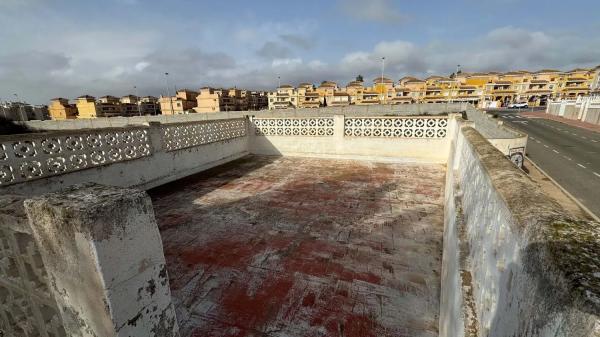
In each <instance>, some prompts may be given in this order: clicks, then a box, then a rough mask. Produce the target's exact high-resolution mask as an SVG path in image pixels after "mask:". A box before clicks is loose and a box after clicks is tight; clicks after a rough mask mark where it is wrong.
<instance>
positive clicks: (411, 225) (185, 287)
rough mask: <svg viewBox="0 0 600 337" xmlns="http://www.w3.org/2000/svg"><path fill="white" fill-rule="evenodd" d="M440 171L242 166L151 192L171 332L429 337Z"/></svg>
mask: <svg viewBox="0 0 600 337" xmlns="http://www.w3.org/2000/svg"><path fill="white" fill-rule="evenodd" d="M444 175H445V168H444V166H443V165H434V164H431V165H428V164H425V165H423V164H381V163H371V162H359V161H343V160H323V159H306V158H291V157H284V158H280V157H257V156H250V157H247V158H244V159H242V160H239V161H236V162H233V163H230V164H228V165H225V166H222V167H219V168H216V169H213V170H210V171H208V172H204V173H202V174H199V175H196V176H193V177H189V178H186V179H184V180H181V181H178V182H175V183H172V184H168V185H165V186H163V187H161V188H158V189H155V190H152V191H150V193H151V196H152V198H153V202H154V207H155V212H156V216H157V219H158V222H159V226H160V230H161V233H162V236H163V244H164V247H165V256H166V259H167V267H168V270H169V276H170V280H171V288H172V291H173V297H174V301H175V303H176V307H177V314H178V320H179V322H180V328H181V330H182V336H203V337H204V336H262V337H267V336H269V337H275V336H277V337H283V336H345V337H368V336H437V335H438V328H437V326H438V311H439V282H440V267H441V255H442V231H443V201H442V199H443V186H444V185H443V183H444Z"/></svg>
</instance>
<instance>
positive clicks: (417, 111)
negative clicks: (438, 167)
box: [23, 103, 468, 130]
mask: <svg viewBox="0 0 600 337" xmlns="http://www.w3.org/2000/svg"><path fill="white" fill-rule="evenodd" d="M467 106H468V105H467V104H466V103H437V104H433V103H431V104H400V105H365V106H360V105H352V106H345V107H324V108H314V109H310V108H301V109H276V110H259V111H222V112H214V113H190V114H184V115H156V116H134V117H111V118H90V119H74V120H47V121H28V122H25V123H23V124H24V125H26V126H28V127H30V128H32V129H35V130H74V129H94V128H108V127H124V126H134V125H138V126H139V125H149V123H151V122H158V123H163V124H166V123H187V122H197V121H203V120H213V119H231V118H241V117H245V116H256V117H300V116H305V117H315V116H323V115H330V116H333V115H347V116H352V115H361V116H376V115H378V116H381V115H424V114H429V115H439V114H448V113H453V112H460V111H463V110H465V109H466V107H467Z"/></svg>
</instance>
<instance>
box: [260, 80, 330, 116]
mask: <svg viewBox="0 0 600 337" xmlns="http://www.w3.org/2000/svg"><path fill="white" fill-rule="evenodd" d="M332 94H333V92H332ZM297 98H298V91H297V90H296V89H294V87H292V86H291V85H289V84H283V85H281V86H279V88H277V91H275V92H270V93H269V110H273V109H290V108H296V107H297V106H298V100H297Z"/></svg>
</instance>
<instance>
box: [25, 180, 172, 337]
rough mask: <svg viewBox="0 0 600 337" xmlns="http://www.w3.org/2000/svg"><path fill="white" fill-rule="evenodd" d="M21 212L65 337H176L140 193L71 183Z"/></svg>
mask: <svg viewBox="0 0 600 337" xmlns="http://www.w3.org/2000/svg"><path fill="white" fill-rule="evenodd" d="M25 208H26V211H27V216H28V218H29V221H30V225H31V229H32V232H33V236H34V237H35V240H36V242H37V245H38V247H39V250H40V252H41V257H42V260H43V264H44V267H45V269H46V271H47V273H48V277H49V285H50V290H51V292H52V293H53V295H54V298H55V299H56V301H57V303H58V308H59V310H60V313H61V317H62V321H63V324H64V328H65V331H66V333H67V335H68V336H73V337H84V336H90V337H92V336H93V337H99V336H106V337H117V336H119V337H121V336H122V337H129V336H140V337H141V336H148V337H175V336H179V328H178V324H177V320H176V317H175V308H174V306H173V304H172V302H171V290H170V287H169V279H168V275H167V269H166V263H165V257H164V253H163V246H162V241H161V237H160V233H159V231H158V226H157V224H156V220H155V218H154V211H153V209H152V203H151V201H150V197H149V196H148V195H147V194H146V193H145V192H142V191H139V190H133V189H120V188H114V187H105V186H99V185H89V186H74V187H72V188H68V189H66V190H64V191H63V192H60V193H54V194H46V195H44V196H40V197H36V198H33V199H29V200H26V201H25Z"/></svg>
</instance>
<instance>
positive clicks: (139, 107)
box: [133, 85, 142, 116]
mask: <svg viewBox="0 0 600 337" xmlns="http://www.w3.org/2000/svg"><path fill="white" fill-rule="evenodd" d="M133 90H134V91H135V96H136V97H137V100H136V102H135V103H136V104H137V106H138V115H139V116H141V115H142V110H141V103H142V102H141V100H140V95H139V92H138V89H137V86H135V85H134V86H133Z"/></svg>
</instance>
